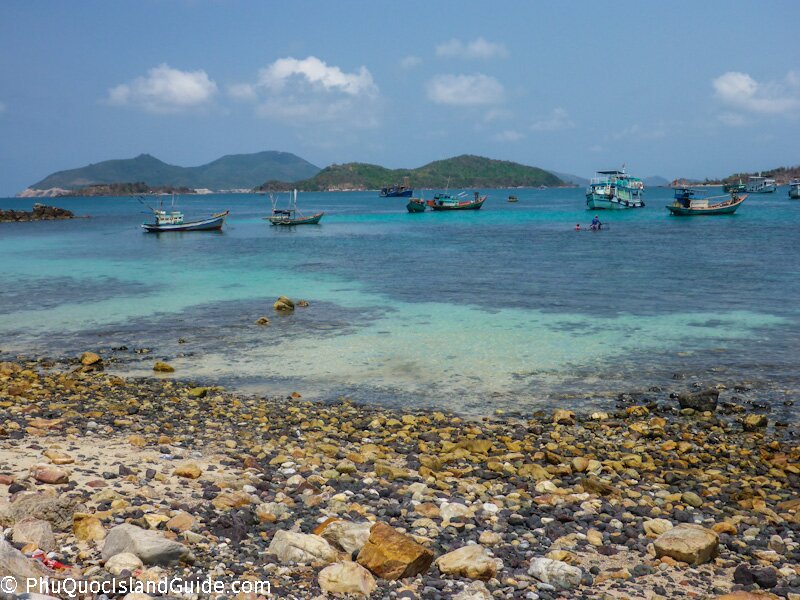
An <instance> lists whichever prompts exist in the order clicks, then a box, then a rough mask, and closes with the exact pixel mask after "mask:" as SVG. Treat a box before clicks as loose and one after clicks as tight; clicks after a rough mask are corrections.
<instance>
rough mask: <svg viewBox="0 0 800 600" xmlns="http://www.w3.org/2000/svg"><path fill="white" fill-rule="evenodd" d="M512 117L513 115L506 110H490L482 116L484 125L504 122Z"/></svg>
mask: <svg viewBox="0 0 800 600" xmlns="http://www.w3.org/2000/svg"><path fill="white" fill-rule="evenodd" d="M513 116H514V113H513V112H511V111H510V110H508V109H507V108H490V109H489V110H487V111H486V114H485V115H483V120H484V121H485V122H486V123H494V122H495V121H504V120H506V119H510V118H511V117H513Z"/></svg>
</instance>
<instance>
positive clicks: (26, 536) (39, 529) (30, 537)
mask: <svg viewBox="0 0 800 600" xmlns="http://www.w3.org/2000/svg"><path fill="white" fill-rule="evenodd" d="M11 541H12V542H14V543H15V544H22V545H25V544H35V545H36V547H37V548H39V550H43V551H45V552H52V551H53V550H55V549H56V539H55V537H54V536H53V528H52V527H51V526H50V523H49V522H48V521H43V520H41V519H23V520H22V521H19V522H18V523H17V524H16V525H14V529H13V531H12V533H11Z"/></svg>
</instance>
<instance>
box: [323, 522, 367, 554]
mask: <svg viewBox="0 0 800 600" xmlns="http://www.w3.org/2000/svg"><path fill="white" fill-rule="evenodd" d="M371 529H372V523H370V522H369V521H364V522H361V523H351V522H349V521H334V522H333V523H330V524H328V525H327V527H325V529H324V530H323V531H322V533H321V535H322V537H323V538H325V539H326V540H327V541H328V542H329V543H331V544H333V545H334V546H336V547H337V548H340V549H341V550H344V551H345V552H347V554H353V552H359V551H360V550H361V548H363V547H364V544H366V543H367V540H368V539H369V534H370V530H371Z"/></svg>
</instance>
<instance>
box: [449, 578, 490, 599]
mask: <svg viewBox="0 0 800 600" xmlns="http://www.w3.org/2000/svg"><path fill="white" fill-rule="evenodd" d="M491 599H492V595H491V594H490V593H489V590H487V589H486V584H485V583H483V582H482V581H473V582H472V583H470V584H469V585H468V586H467V587H466V588H464V589H463V590H462V591H460V592H459V593H458V594H456V595H455V596H453V600H491Z"/></svg>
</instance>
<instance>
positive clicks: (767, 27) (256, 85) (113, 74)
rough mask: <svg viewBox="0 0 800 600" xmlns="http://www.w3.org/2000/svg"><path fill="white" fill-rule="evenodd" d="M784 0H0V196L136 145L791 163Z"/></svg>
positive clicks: (564, 160)
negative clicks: (624, 0)
mask: <svg viewBox="0 0 800 600" xmlns="http://www.w3.org/2000/svg"><path fill="white" fill-rule="evenodd" d="M798 23H800V2H797V1H796V0H787V1H764V2H740V1H734V0H725V1H715V0H704V1H703V2H697V1H696V0H692V1H691V2H689V1H670V2H663V1H659V2H655V1H647V0H637V1H631V2H621V1H620V2H596V1H584V2H581V1H575V2H556V1H555V0H553V1H549V2H525V3H523V2H499V3H490V2H485V1H481V2H477V1H475V2H472V1H462V2H451V1H437V2H430V1H424V2H415V1H406V2H402V3H398V2H383V1H369V2H368V1H366V0H365V1H363V2H356V1H345V2H330V1H324V2H323V1H318V2H313V1H308V2H271V1H270V2H261V1H258V2H257V1H252V2H247V1H237V0H137V1H124V0H120V1H117V2H106V1H99V0H97V1H92V0H85V1H82V2H77V3H73V2H62V1H47V0H41V1H37V2H29V1H27V0H4V1H3V2H2V3H0V165H1V166H0V194H13V193H16V192H18V191H20V190H22V189H24V188H25V187H26V186H27V185H28V184H30V183H32V182H34V181H36V180H38V179H40V178H42V177H43V176H45V175H47V174H48V173H50V172H52V171H55V170H60V169H66V168H72V167H77V166H82V165H84V164H87V163H90V162H98V161H101V160H105V159H109V158H127V157H133V156H136V155H137V154H140V153H143V152H147V153H150V154H153V155H154V156H157V157H158V158H161V159H162V160H165V161H167V162H170V163H173V164H178V165H184V166H190V165H197V164H201V163H204V162H208V161H210V160H213V159H215V158H218V157H219V156H221V155H224V154H232V153H247V152H256V151H260V150H285V151H289V152H294V153H296V154H298V155H300V156H302V157H303V158H306V159H307V160H310V161H311V162H313V163H315V164H317V165H320V166H325V165H327V164H330V163H332V162H347V161H354V160H355V161H365V162H372V163H379V164H383V165H386V166H390V167H401V166H406V167H414V166H419V165H421V164H424V163H425V162H428V161H430V160H435V159H438V158H444V157H448V156H453V155H457V154H462V153H473V154H481V155H485V156H490V157H493V158H504V159H510V160H516V161H519V162H523V163H526V164H531V165H536V166H542V167H545V168H550V169H555V170H559V171H562V172H570V173H575V174H578V175H583V176H586V175H590V174H591V172H592V171H593V170H595V169H601V168H609V167H616V166H618V165H620V164H622V163H623V162H624V163H627V165H628V167H629V169H630V170H631V171H633V172H635V173H636V174H638V175H642V176H647V175H656V174H658V175H663V176H666V177H676V176H688V177H705V176H721V175H725V174H728V173H730V172H734V171H739V170H753V169H762V168H770V167H773V166H780V165H786V164H798V163H800V35H798V33H797V25H798Z"/></svg>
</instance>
